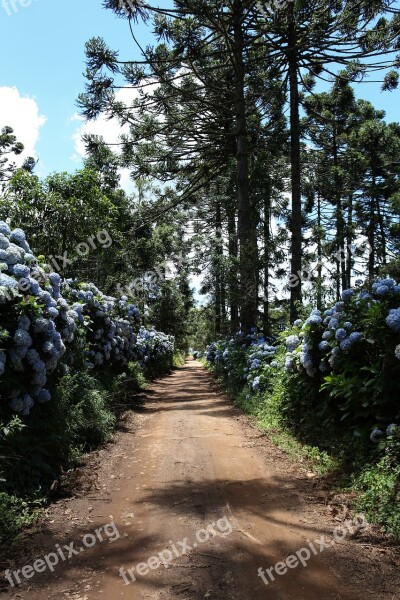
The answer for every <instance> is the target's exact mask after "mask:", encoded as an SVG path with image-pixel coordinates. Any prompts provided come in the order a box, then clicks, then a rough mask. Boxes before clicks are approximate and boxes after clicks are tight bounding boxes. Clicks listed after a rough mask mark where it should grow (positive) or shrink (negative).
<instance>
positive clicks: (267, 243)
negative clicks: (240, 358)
mask: <svg viewBox="0 0 400 600" xmlns="http://www.w3.org/2000/svg"><path fill="white" fill-rule="evenodd" d="M270 251H271V185H270V179H269V177H268V180H267V185H266V189H265V191H264V296H263V308H264V312H263V332H264V335H265V336H267V337H270V336H271V322H270V318H269V307H270V297H269V283H270V281H269V265H270Z"/></svg>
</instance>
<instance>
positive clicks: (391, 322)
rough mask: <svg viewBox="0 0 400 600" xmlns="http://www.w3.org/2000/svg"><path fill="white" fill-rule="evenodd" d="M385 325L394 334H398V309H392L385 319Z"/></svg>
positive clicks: (399, 329)
mask: <svg viewBox="0 0 400 600" xmlns="http://www.w3.org/2000/svg"><path fill="white" fill-rule="evenodd" d="M386 324H387V326H388V327H390V329H392V330H393V331H395V332H396V333H399V332H400V308H392V309H391V310H389V314H388V316H387V318H386Z"/></svg>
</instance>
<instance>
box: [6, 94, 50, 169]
mask: <svg viewBox="0 0 400 600" xmlns="http://www.w3.org/2000/svg"><path fill="white" fill-rule="evenodd" d="M45 122H46V117H44V116H43V115H40V114H39V106H38V105H37V103H36V100H34V99H33V98H29V97H23V96H21V94H20V92H19V91H18V89H17V88H16V87H6V86H3V87H1V86H0V128H2V127H4V126H5V125H9V126H10V127H12V128H13V129H14V133H15V135H16V136H17V140H18V141H19V142H22V143H23V144H24V146H25V150H24V152H23V154H21V155H20V156H18V157H16V159H15V162H16V163H17V165H21V164H22V162H23V161H24V159H25V158H26V157H28V156H34V157H37V153H36V144H37V141H38V138H39V133H40V128H41V127H42V126H43V125H44V124H45Z"/></svg>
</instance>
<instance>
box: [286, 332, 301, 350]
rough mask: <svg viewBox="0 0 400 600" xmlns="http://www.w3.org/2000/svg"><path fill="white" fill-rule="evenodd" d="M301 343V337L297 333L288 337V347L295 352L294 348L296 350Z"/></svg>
mask: <svg viewBox="0 0 400 600" xmlns="http://www.w3.org/2000/svg"><path fill="white" fill-rule="evenodd" d="M299 344H300V339H299V338H298V337H297V335H289V336H288V337H287V338H286V348H287V349H288V351H289V352H293V351H294V350H296V348H297V346H298V345H299Z"/></svg>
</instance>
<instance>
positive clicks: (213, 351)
mask: <svg viewBox="0 0 400 600" xmlns="http://www.w3.org/2000/svg"><path fill="white" fill-rule="evenodd" d="M356 283H357V284H356V286H355V288H354V289H349V290H345V291H344V292H343V294H342V299H341V301H340V302H337V303H336V304H335V305H334V306H332V307H330V308H328V309H327V310H325V311H319V310H317V309H313V310H312V311H311V313H310V315H309V316H308V318H307V319H305V320H304V321H300V320H299V321H296V323H294V325H293V327H292V328H291V329H290V331H287V332H284V333H283V334H282V335H281V337H280V339H279V340H277V341H276V342H275V343H274V344H272V345H271V344H270V343H269V342H268V341H267V340H265V339H264V338H263V337H262V336H260V335H257V334H256V333H255V332H254V333H253V334H252V335H250V336H247V337H244V336H243V335H242V334H239V335H238V336H236V337H235V338H231V339H228V340H222V341H219V342H216V343H214V344H211V345H210V346H209V347H208V349H207V360H208V362H209V364H210V365H211V366H212V368H214V369H215V370H216V371H217V372H220V373H223V374H224V375H225V377H227V378H231V379H236V381H237V382H239V381H241V382H242V385H243V386H244V387H247V388H248V395H249V396H251V395H254V394H257V393H259V392H265V391H266V390H267V389H268V386H271V385H272V384H273V381H274V380H275V379H276V377H277V373H280V377H281V381H282V380H283V382H284V387H285V386H286V388H288V387H289V386H291V388H292V389H286V391H285V389H284V394H285V395H286V398H288V397H290V402H291V403H292V404H294V403H298V406H299V407H300V409H301V411H298V412H297V413H296V411H294V414H297V417H298V415H299V412H302V413H303V418H304V419H308V420H309V421H311V420H314V421H317V420H318V422H319V424H320V426H321V427H322V426H323V425H324V424H329V423H332V422H334V423H335V424H336V426H337V425H339V426H340V423H342V426H343V427H344V428H347V429H353V430H354V431H355V433H356V434H357V430H364V431H368V432H369V433H368V435H371V440H372V441H376V439H377V438H378V437H379V436H380V434H381V435H382V436H385V435H386V434H387V431H388V430H390V431H392V428H393V427H395V426H396V423H400V402H399V397H400V286H399V285H397V284H396V282H395V281H393V280H392V279H381V280H378V281H376V282H374V283H373V285H372V286H371V289H370V290H369V291H368V290H366V289H364V286H363V285H362V284H361V282H356ZM296 388H297V389H298V390H300V389H301V390H304V389H306V390H308V393H307V394H306V396H307V397H308V398H310V399H311V398H312V399H313V400H312V401H311V400H309V404H308V405H307V402H306V400H305V398H304V393H301V394H300V393H297V394H296ZM286 392H287V393H286ZM300 396H301V397H300ZM289 408H290V407H289ZM307 410H308V411H309V414H308V415H307V414H304V412H305V411H307ZM388 428H390V429H388ZM371 432H372V433H371ZM379 432H380V433H379Z"/></svg>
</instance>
